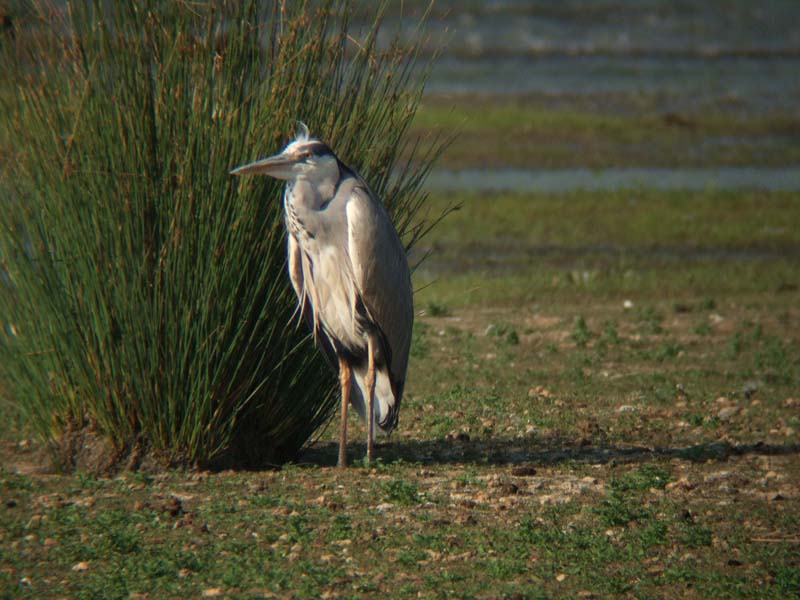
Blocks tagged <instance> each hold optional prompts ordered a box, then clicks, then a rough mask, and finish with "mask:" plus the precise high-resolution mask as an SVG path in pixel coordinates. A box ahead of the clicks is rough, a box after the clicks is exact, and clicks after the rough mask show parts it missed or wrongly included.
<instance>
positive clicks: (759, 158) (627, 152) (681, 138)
mask: <svg viewBox="0 0 800 600" xmlns="http://www.w3.org/2000/svg"><path fill="white" fill-rule="evenodd" d="M599 106H600V107H602V106H604V105H603V104H602V103H599V104H595V105H592V106H590V105H579V104H578V103H574V104H573V105H572V106H570V105H569V101H568V100H564V101H562V102H560V103H559V104H558V105H556V106H553V105H552V103H547V102H540V101H537V100H536V99H535V98H526V97H522V98H519V97H517V98H515V97H513V96H512V97H508V96H503V97H463V96H462V97H456V98H453V97H452V96H448V97H444V98H437V97H431V96H429V97H427V98H426V99H425V101H424V102H423V105H422V109H421V110H420V111H419V114H418V115H417V118H416V119H415V121H414V125H413V131H414V132H415V133H419V134H425V133H431V132H441V131H446V132H450V131H459V132H460V135H459V137H458V138H456V140H455V141H454V143H453V144H452V146H451V147H450V148H449V151H448V152H447V154H446V155H445V157H444V162H443V164H444V165H445V166H448V167H451V168H465V167H470V166H481V167H487V166H489V167H492V166H503V167H507V166H519V167H531V168H543V167H545V168H563V167H570V166H581V167H589V168H603V167H608V166H621V165H624V166H637V165H643V166H648V167H649V166H654V165H658V166H682V165H691V166H693V167H697V166H705V165H747V166H751V165H791V164H794V163H796V162H798V160H800V150H798V144H797V139H798V136H799V135H800V122H798V119H797V116H796V115H792V114H779V115H760V114H759V115H754V114H743V113H738V114H737V113H732V112H731V111H718V110H713V109H712V110H700V111H697V112H693V113H690V114H686V115H678V116H677V117H676V116H675V115H674V114H672V113H669V112H664V111H662V110H661V109H659V108H658V107H656V106H653V105H645V106H642V105H639V106H634V105H630V106H628V107H627V109H626V110H613V111H611V110H604V109H603V108H598V107H599ZM722 141H724V143H720V142H722ZM701 149H702V150H701ZM501 161H502V162H501Z"/></svg>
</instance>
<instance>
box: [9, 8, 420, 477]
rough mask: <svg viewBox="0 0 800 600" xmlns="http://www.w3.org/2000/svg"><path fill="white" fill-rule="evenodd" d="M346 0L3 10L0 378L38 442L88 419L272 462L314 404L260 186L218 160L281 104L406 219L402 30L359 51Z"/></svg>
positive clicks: (272, 188) (272, 140)
mask: <svg viewBox="0 0 800 600" xmlns="http://www.w3.org/2000/svg"><path fill="white" fill-rule="evenodd" d="M346 14H347V7H346V6H342V3H340V2H332V1H327V2H297V3H294V2H270V3H262V2H258V1H254V0H242V1H241V2H208V3H193V2H189V3H184V2H174V3H173V2H156V1H146V0H131V1H129V2H118V3H109V2H103V1H101V0H95V1H93V2H86V3H83V2H75V3H66V4H64V3H57V4H55V3H54V4H50V3H47V2H43V3H34V4H33V5H32V6H31V7H29V9H28V10H26V11H24V12H21V14H20V16H19V17H18V18H16V19H15V36H14V40H13V41H11V42H6V41H5V40H4V41H2V44H0V53H1V54H2V60H3V64H4V67H5V73H6V75H7V77H6V78H5V81H4V82H3V83H2V84H0V86H2V87H3V88H4V89H2V90H0V99H1V100H0V101H2V103H3V106H2V110H5V111H6V117H7V118H6V119H5V120H4V121H3V123H2V125H0V127H2V128H3V129H4V131H3V135H4V138H5V139H4V142H3V143H2V145H3V149H2V153H3V155H4V156H5V159H6V160H5V164H4V165H3V171H2V174H0V192H2V197H0V225H2V230H0V325H1V326H2V331H0V393H2V394H3V395H4V396H6V397H7V398H9V399H11V401H13V402H14V403H16V404H18V405H19V406H20V407H21V409H22V411H23V413H24V415H25V418H26V419H27V421H28V423H29V424H30V426H31V427H32V429H33V430H34V431H35V432H36V434H38V436H39V437H40V438H41V439H42V440H44V441H45V442H46V443H47V444H49V445H50V446H51V447H53V448H54V449H58V448H59V447H62V449H63V445H64V443H63V440H64V439H65V438H71V439H74V437H75V434H76V432H86V431H88V432H91V433H92V434H93V435H95V436H99V437H101V438H102V439H104V440H107V442H108V444H109V447H110V448H112V449H113V451H114V452H115V453H116V456H118V457H120V458H123V457H125V456H126V455H131V453H134V454H135V453H138V452H140V451H141V449H146V450H148V451H151V452H152V453H153V454H154V455H157V456H159V457H161V458H163V459H164V460H166V461H171V462H173V463H183V464H204V463H205V464H207V463H209V462H210V461H214V460H219V459H220V457H228V458H229V459H231V460H233V461H235V462H239V463H241V462H243V461H244V462H247V463H253V462H263V461H273V460H280V459H282V458H285V457H287V456H291V455H292V454H293V453H294V452H296V451H297V450H298V449H299V448H300V447H301V446H302V445H303V444H304V443H305V442H306V441H307V440H308V439H309V438H310V436H312V435H313V434H314V432H315V431H317V430H318V429H319V427H320V426H321V425H322V424H324V423H325V422H326V421H327V419H328V418H329V417H330V415H331V412H332V411H333V410H334V409H335V406H336V400H335V397H334V393H335V389H336V386H335V377H334V374H333V373H332V372H331V371H330V369H329V368H328V367H327V366H326V365H325V364H324V362H323V359H322V358H321V356H320V354H319V352H317V351H316V350H315V349H314V347H313V344H312V342H311V340H310V339H309V336H308V334H307V330H306V328H305V326H302V325H301V326H299V327H297V326H296V325H295V323H294V322H293V321H291V316H292V314H293V311H294V307H295V299H294V296H293V293H292V292H291V289H290V287H289V285H288V280H287V277H286V275H285V273H284V270H285V249H284V237H283V236H284V233H283V228H282V223H281V219H282V212H281V211H282V207H281V201H280V198H281V189H280V186H279V184H278V183H277V182H274V181H272V180H270V179H268V178H251V179H248V180H238V179H235V178H232V177H230V176H229V173H228V172H229V170H230V169H231V168H232V167H233V166H235V165H237V164H241V163H244V162H247V161H249V160H252V159H255V158H257V157H260V156H264V155H267V154H270V153H273V152H276V151H278V150H279V149H280V147H282V146H283V145H284V144H285V143H286V142H287V141H288V138H289V135H290V134H291V132H292V131H294V127H295V121H296V120H298V119H302V120H303V121H305V122H306V123H308V125H309V126H310V128H311V130H312V132H314V133H316V134H318V135H320V136H321V137H323V138H324V139H326V140H327V141H329V142H330V143H331V144H332V146H333V147H335V148H336V150H337V152H338V153H340V155H341V156H343V157H344V158H345V159H346V160H348V161H349V162H351V163H352V164H353V165H354V166H355V167H356V168H358V169H359V170H360V171H361V172H362V174H363V175H364V176H365V177H366V178H367V179H368V180H369V181H370V182H371V183H372V185H373V186H374V188H375V191H376V192H378V194H379V195H380V196H381V197H382V198H384V199H385V202H386V204H387V206H388V208H389V210H390V212H392V213H393V215H394V216H395V219H396V222H397V223H398V225H399V227H400V229H401V233H402V234H403V236H404V239H405V240H406V241H407V242H409V243H411V242H413V241H415V240H416V238H417V237H418V236H419V234H420V233H421V232H422V229H420V227H419V226H416V227H412V223H415V222H418V220H415V219H414V216H415V214H416V213H417V211H418V209H419V208H420V206H421V203H422V201H423V194H422V193H421V190H420V185H421V183H422V180H423V179H424V177H425V175H426V174H427V172H428V169H429V168H430V165H431V162H432V160H433V158H434V157H435V153H436V151H435V150H434V151H433V152H432V153H429V154H427V155H425V156H413V155H414V154H415V153H414V152H413V149H411V151H410V152H409V149H408V148H405V151H406V156H408V155H409V154H410V155H412V156H413V158H414V159H415V160H414V161H413V162H412V163H405V161H403V165H401V164H400V162H401V161H400V158H399V157H400V156H401V152H403V150H404V143H405V142H404V140H405V137H404V134H405V133H406V130H407V127H408V125H409V123H410V121H411V119H412V117H413V115H414V112H415V109H416V107H417V104H418V101H419V98H420V94H421V90H422V86H423V84H424V72H425V71H426V68H425V65H421V66H420V65H418V56H419V52H418V51H419V48H420V45H421V43H422V40H420V39H415V40H413V41H412V42H411V45H410V46H404V45H403V44H401V43H399V42H396V43H394V44H392V45H391V46H390V47H389V48H388V49H380V48H378V46H377V45H376V37H377V32H378V30H379V28H380V24H381V23H380V19H379V18H376V20H375V22H374V23H372V24H371V25H368V26H367V27H366V30H362V31H360V32H358V34H355V33H352V32H351V29H352V27H351V24H350V23H348V20H347V17H346V16H345V15H346ZM419 72H422V73H423V76H422V77H420V76H419ZM417 154H418V153H417ZM408 164H413V165H414V167H413V169H412V168H409V167H408ZM60 456H61V457H62V460H63V461H64V462H65V463H67V464H66V465H65V466H68V463H69V462H70V460H73V459H72V458H70V456H69V455H66V456H65V455H64V453H63V452H62V453H61V454H60Z"/></svg>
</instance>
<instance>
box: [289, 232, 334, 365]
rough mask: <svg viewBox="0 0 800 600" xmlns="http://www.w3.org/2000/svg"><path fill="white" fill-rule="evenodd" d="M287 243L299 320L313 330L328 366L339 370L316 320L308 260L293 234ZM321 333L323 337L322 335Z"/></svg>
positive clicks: (326, 337)
mask: <svg viewBox="0 0 800 600" xmlns="http://www.w3.org/2000/svg"><path fill="white" fill-rule="evenodd" d="M286 243H287V250H288V262H289V265H288V266H289V269H288V270H289V279H290V280H291V282H292V288H294V293H295V294H297V310H298V311H299V313H300V315H299V318H301V319H302V318H305V320H306V323H307V324H308V327H309V329H311V332H312V334H313V336H314V339H315V340H316V342H317V344H318V345H319V346H320V348H322V351H323V355H324V356H325V359H326V360H327V362H328V365H329V366H330V367H331V368H332V369H334V370H336V369H337V368H338V367H337V359H336V352H334V349H333V346H332V345H331V342H330V340H329V339H328V336H327V335H325V333H324V332H321V329H322V328H321V327H320V326H319V322H318V321H317V320H316V317H315V313H314V307H313V305H312V302H311V298H312V296H313V289H311V290H310V289H309V288H308V287H307V286H306V277H305V273H306V272H309V265H308V259H307V258H305V257H304V256H303V251H302V249H301V248H300V244H298V243H297V240H296V239H295V237H294V235H292V234H291V233H290V234H288V239H287V242H286ZM308 280H309V281H311V278H310V277H309V278H308ZM320 333H321V334H322V335H320Z"/></svg>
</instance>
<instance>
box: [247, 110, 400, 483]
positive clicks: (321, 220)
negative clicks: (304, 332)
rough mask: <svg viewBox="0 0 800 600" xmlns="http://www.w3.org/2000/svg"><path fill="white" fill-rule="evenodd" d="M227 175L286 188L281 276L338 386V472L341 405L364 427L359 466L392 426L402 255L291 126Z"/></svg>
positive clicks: (383, 220)
mask: <svg viewBox="0 0 800 600" xmlns="http://www.w3.org/2000/svg"><path fill="white" fill-rule="evenodd" d="M231 174H233V175H255V174H261V175H269V176H271V177H274V178H276V179H282V180H285V181H286V189H285V192H284V195H283V208H284V217H285V223H286V229H287V246H288V270H289V278H290V279H291V282H292V287H293V288H294V291H295V293H296V294H297V300H298V309H299V311H300V314H301V316H303V317H305V319H306V321H307V322H308V324H309V326H310V327H311V331H312V333H313V336H314V340H315V341H316V342H317V345H318V346H319V347H320V348H321V349H322V350H323V352H324V353H325V355H326V357H327V359H328V363H329V364H330V365H331V366H332V367H333V368H336V364H337V363H338V371H339V384H340V386H341V393H342V396H341V431H340V436H339V461H338V465H339V467H344V466H346V464H347V456H346V447H347V406H348V401H349V402H350V403H352V404H353V406H354V407H355V409H356V411H357V412H358V413H359V415H360V416H361V418H362V419H364V420H365V421H366V424H367V461H368V462H369V461H372V460H373V459H374V440H375V425H376V424H377V426H378V427H380V428H381V429H382V430H383V431H385V432H386V433H389V432H391V431H392V430H393V429H394V428H395V427H396V426H397V420H398V414H399V410H400V401H401V399H402V396H403V387H404V385H405V379H406V369H407V366H408V352H409V347H410V345H411V328H412V325H413V321H414V309H413V299H412V288H411V274H410V271H409V268H408V261H407V258H406V251H405V248H404V246H403V243H402V242H401V241H400V236H399V235H398V233H397V230H396V229H395V227H394V225H393V224H392V221H391V219H390V218H389V215H388V214H387V212H386V210H385V209H384V207H383V205H382V204H381V202H380V200H379V199H378V198H377V196H376V195H375V194H374V193H373V192H372V190H371V189H370V187H369V186H368V185H367V184H366V183H365V182H364V180H363V179H362V178H361V177H360V176H359V175H358V173H356V172H355V171H354V170H353V169H351V168H350V167H348V166H347V165H345V164H344V163H343V162H342V161H341V160H339V158H338V157H337V156H336V155H335V154H334V153H333V151H332V150H331V149H330V147H328V145H327V144H325V143H324V142H322V141H320V140H318V139H314V138H312V137H310V135H309V131H308V128H307V127H306V126H305V125H304V124H303V123H300V124H299V127H298V132H297V135H296V137H295V139H294V140H293V141H292V142H290V143H289V144H288V145H287V146H286V147H285V148H284V149H283V151H282V152H280V154H276V155H275V156H271V157H269V158H265V159H262V160H258V161H256V162H253V163H250V164H246V165H244V166H241V167H238V168H236V169H234V170H233V171H231Z"/></svg>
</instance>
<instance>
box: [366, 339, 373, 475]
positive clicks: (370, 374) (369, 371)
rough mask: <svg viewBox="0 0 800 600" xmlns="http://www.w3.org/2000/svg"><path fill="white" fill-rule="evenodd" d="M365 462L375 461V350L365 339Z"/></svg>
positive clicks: (370, 341)
mask: <svg viewBox="0 0 800 600" xmlns="http://www.w3.org/2000/svg"><path fill="white" fill-rule="evenodd" d="M367 361H368V362H367V379H366V381H365V382H364V383H366V385H367V462H368V463H370V462H372V461H373V460H374V459H375V348H374V346H373V345H372V336H371V335H370V336H368V338H367Z"/></svg>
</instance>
